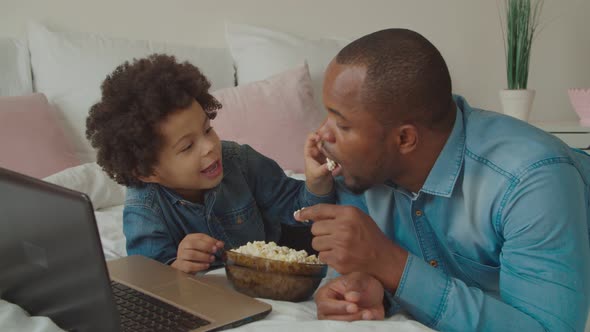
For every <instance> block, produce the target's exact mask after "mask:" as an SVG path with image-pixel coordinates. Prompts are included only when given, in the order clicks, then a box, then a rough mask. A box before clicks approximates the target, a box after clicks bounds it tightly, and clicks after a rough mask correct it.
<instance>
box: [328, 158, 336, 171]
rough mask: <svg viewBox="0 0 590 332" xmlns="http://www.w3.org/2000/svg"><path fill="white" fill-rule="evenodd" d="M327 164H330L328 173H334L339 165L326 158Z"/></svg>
mask: <svg viewBox="0 0 590 332" xmlns="http://www.w3.org/2000/svg"><path fill="white" fill-rule="evenodd" d="M326 164H328V171H330V172H331V171H333V170H334V169H335V168H336V166H337V164H336V162H335V161H334V160H332V159H330V158H326Z"/></svg>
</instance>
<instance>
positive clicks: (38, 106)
mask: <svg viewBox="0 0 590 332" xmlns="http://www.w3.org/2000/svg"><path fill="white" fill-rule="evenodd" d="M55 116H56V114H55V112H54V110H53V109H52V108H51V106H50V105H49V103H48V102H47V98H45V95H43V94H41V93H37V94H32V95H27V96H18V97H0V167H4V168H8V169H11V170H14V171H17V172H20V173H24V174H27V175H30V176H33V177H36V178H43V177H46V176H48V175H51V174H54V173H56V172H59V171H61V170H63V169H66V168H68V167H72V166H76V165H79V164H80V162H79V161H78V159H77V158H76V157H75V154H74V150H73V149H72V146H71V145H70V144H69V142H68V141H67V140H66V138H65V136H64V134H63V132H62V130H61V129H60V127H59V125H58V123H57V120H56V118H55Z"/></svg>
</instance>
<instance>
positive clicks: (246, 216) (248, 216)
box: [217, 200, 262, 231]
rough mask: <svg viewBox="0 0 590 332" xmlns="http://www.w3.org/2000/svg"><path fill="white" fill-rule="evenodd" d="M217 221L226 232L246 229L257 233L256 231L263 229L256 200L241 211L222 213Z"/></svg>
mask: <svg viewBox="0 0 590 332" xmlns="http://www.w3.org/2000/svg"><path fill="white" fill-rule="evenodd" d="M217 219H218V220H219V223H220V224H221V226H222V227H223V228H224V229H225V230H226V231H239V230H244V229H251V230H252V231H255V230H256V229H262V219H261V216H260V212H259V211H258V207H257V206H256V202H254V200H251V201H250V202H248V203H247V204H245V205H244V206H243V207H241V208H239V209H235V210H233V211H230V212H226V213H221V214H220V215H219V216H218V217H217Z"/></svg>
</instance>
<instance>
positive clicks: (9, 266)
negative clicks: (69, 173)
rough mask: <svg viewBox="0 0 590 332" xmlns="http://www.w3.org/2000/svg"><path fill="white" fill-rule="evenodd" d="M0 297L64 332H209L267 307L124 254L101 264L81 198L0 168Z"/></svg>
mask: <svg viewBox="0 0 590 332" xmlns="http://www.w3.org/2000/svg"><path fill="white" fill-rule="evenodd" d="M0 298H2V299H4V300H6V301H9V302H12V303H15V304H17V305H19V306H21V307H22V308H23V309H25V310H26V311H28V312H29V314H31V315H36V316H48V317H50V318H51V319H52V320H53V321H54V322H55V323H56V324H57V325H58V326H59V327H61V328H62V329H64V330H66V331H80V332H82V331H84V332H91V331H92V332H93V331H97V332H98V331H100V332H104V331H212V330H219V329H225V328H230V327H236V326H239V325H242V324H245V323H248V322H252V321H255V320H258V319H261V318H263V317H265V316H266V315H267V314H268V313H269V312H270V311H271V309H272V307H271V306H270V305H269V304H266V303H263V302H261V301H258V300H256V299H254V298H251V297H248V296H246V295H243V294H241V293H238V292H236V291H234V290H232V289H229V288H225V287H222V286H221V284H220V283H215V282H212V280H211V279H207V278H206V276H195V275H188V274H185V273H183V272H180V271H178V270H176V269H174V268H172V267H170V266H168V265H164V264H161V263H159V262H157V261H154V260H151V259H148V258H145V257H142V256H129V257H124V258H121V259H117V260H113V261H109V262H108V263H105V259H104V254H103V251H102V247H101V243H100V238H99V234H98V228H97V225H96V220H95V218H94V211H93V208H92V204H91V202H90V200H89V198H88V197H87V196H86V195H84V194H82V193H79V192H76V191H72V190H68V189H65V188H62V187H59V186H56V185H53V184H49V183H47V182H44V181H41V180H37V179H34V178H31V177H28V176H25V175H22V174H19V173H15V172H12V171H9V170H6V169H3V168H0Z"/></svg>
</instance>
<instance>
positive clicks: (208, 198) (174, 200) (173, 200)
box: [160, 185, 219, 207]
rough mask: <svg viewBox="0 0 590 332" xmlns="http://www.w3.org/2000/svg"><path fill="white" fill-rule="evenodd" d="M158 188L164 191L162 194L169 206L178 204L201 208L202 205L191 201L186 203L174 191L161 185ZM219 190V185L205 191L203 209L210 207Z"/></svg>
mask: <svg viewBox="0 0 590 332" xmlns="http://www.w3.org/2000/svg"><path fill="white" fill-rule="evenodd" d="M160 187H161V188H162V190H163V191H164V194H165V195H166V198H167V199H168V201H169V202H170V204H172V205H175V204H180V205H195V206H203V205H202V204H199V203H193V202H191V201H188V200H186V199H184V198H182V197H181V196H180V195H179V194H178V193H177V192H176V191H174V190H172V189H170V188H167V187H164V186H162V185H160ZM218 188H219V185H217V186H216V187H214V188H212V189H211V190H207V191H206V192H205V204H204V206H205V207H209V206H211V205H212V203H213V202H214V201H215V196H216V194H217V190H218Z"/></svg>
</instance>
